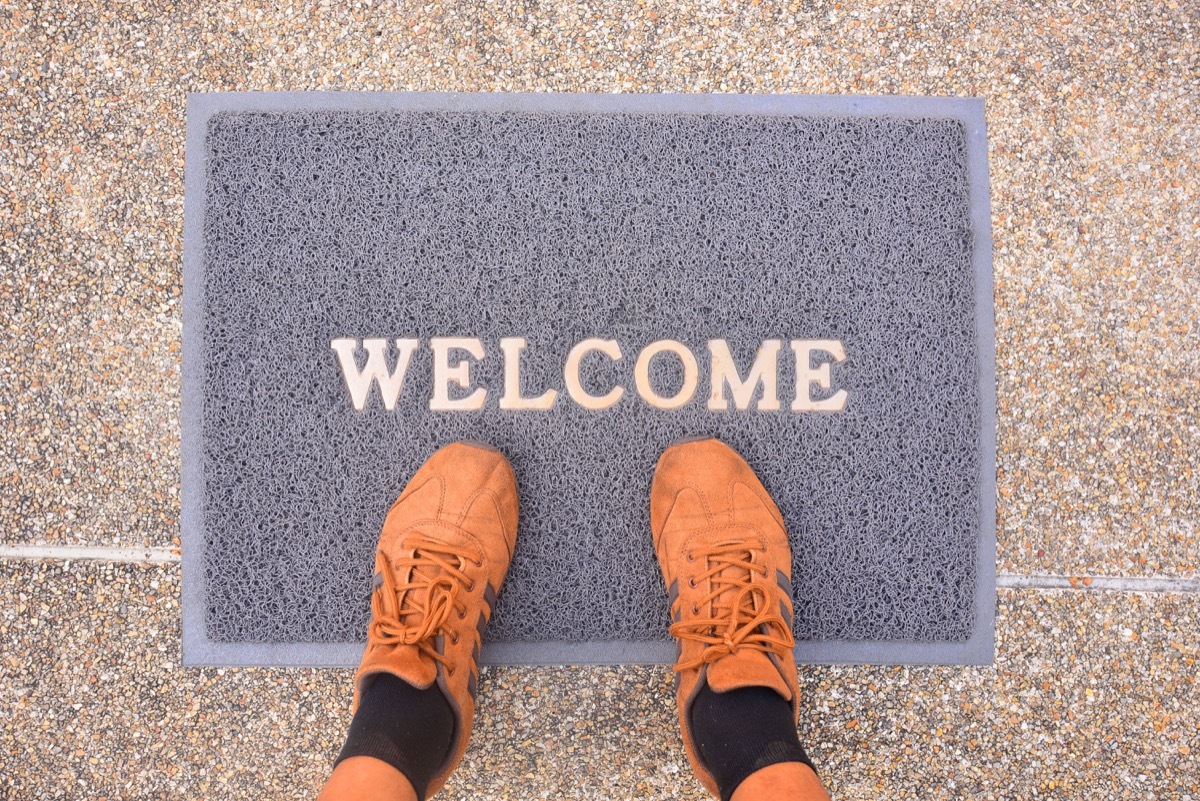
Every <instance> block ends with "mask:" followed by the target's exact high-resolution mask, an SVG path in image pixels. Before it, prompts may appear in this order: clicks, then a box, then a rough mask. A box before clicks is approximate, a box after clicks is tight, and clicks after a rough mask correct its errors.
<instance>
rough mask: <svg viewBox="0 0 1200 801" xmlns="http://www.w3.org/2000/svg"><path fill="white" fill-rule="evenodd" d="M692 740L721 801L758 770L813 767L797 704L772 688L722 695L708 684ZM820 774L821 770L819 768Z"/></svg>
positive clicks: (695, 706) (695, 712)
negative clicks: (796, 765)
mask: <svg viewBox="0 0 1200 801" xmlns="http://www.w3.org/2000/svg"><path fill="white" fill-rule="evenodd" d="M691 718H692V736H693V738H694V739H695V745H696V751H697V752H698V753H699V755H700V759H701V760H702V761H703V762H704V766H705V767H706V768H708V769H709V771H711V772H712V775H713V776H714V777H715V778H716V780H717V786H718V787H719V788H720V790H721V801H729V798H730V797H731V796H732V795H733V791H734V790H736V789H737V788H738V785H739V784H741V783H742V782H743V781H745V779H746V777H747V776H749V775H750V774H751V773H754V772H755V771H757V770H761V769H762V768H765V767H767V766H768V765H774V764H776V763H778V762H803V763H804V764H805V765H808V766H809V767H810V768H811V767H812V766H813V764H812V762H810V761H809V759H808V754H806V753H804V749H803V748H802V747H801V746H800V737H799V736H798V735H797V734H796V723H795V719H794V718H793V717H792V705H791V704H789V703H788V702H787V701H786V700H784V698H783V696H781V695H780V694H779V693H777V692H775V691H774V690H772V689H769V688H767V687H743V688H742V689H740V690H730V691H729V692H724V693H717V692H713V691H712V690H711V689H709V687H708V685H707V684H705V685H704V687H703V688H701V690H700V692H699V694H697V695H696V700H695V701H694V702H693V703H692V712H691ZM814 770H815V769H814Z"/></svg>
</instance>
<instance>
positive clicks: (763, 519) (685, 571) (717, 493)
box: [650, 438, 800, 797]
mask: <svg viewBox="0 0 1200 801" xmlns="http://www.w3.org/2000/svg"><path fill="white" fill-rule="evenodd" d="M650 524H651V529H652V531H653V534H654V549H655V551H656V553H657V554H658V561H659V565H660V566H661V567H662V572H663V580H664V582H665V583H666V585H667V595H668V598H669V600H670V606H671V620H672V624H671V629H670V630H671V635H672V636H673V637H675V638H676V641H677V645H678V649H679V650H678V657H677V659H676V661H675V682H676V695H677V706H678V709H679V724H680V728H681V729H682V731H683V742H684V747H685V749H686V751H687V755H688V760H689V761H690V762H691V763H692V768H693V770H695V772H696V776H697V777H698V778H699V779H700V781H701V782H702V783H703V784H704V786H705V787H706V788H708V790H709V792H711V793H713V794H714V795H716V796H718V797H719V796H720V791H719V789H718V787H717V782H716V779H715V778H714V777H713V775H712V773H711V772H710V771H709V770H708V768H706V767H705V765H704V763H703V761H702V760H701V759H700V757H699V754H698V753H697V749H696V747H695V737H694V736H693V733H692V728H691V708H692V702H693V701H694V699H695V697H696V694H697V693H698V692H699V691H700V690H701V689H702V688H703V687H704V686H705V685H708V687H709V688H710V689H711V690H712V691H713V692H717V693H721V692H728V691H730V690H736V689H740V688H743V687H769V688H770V689H772V690H774V691H775V692H777V693H779V695H780V696H782V697H783V698H784V699H785V700H786V701H788V702H790V703H791V706H792V714H793V717H794V718H795V717H797V716H798V714H799V706H798V701H799V692H800V690H799V684H798V681H797V675H796V660H795V657H794V656H793V655H792V648H793V646H794V645H795V640H794V639H793V637H792V590H791V567H792V554H791V548H790V546H789V545H788V538H787V532H786V531H785V530H784V526H783V517H782V516H781V515H780V514H779V509H778V508H777V507H776V506H775V502H774V501H773V500H771V496H770V495H769V494H768V493H767V491H766V489H765V488H764V487H763V485H762V483H761V482H760V481H759V480H758V476H756V475H755V474H754V471H753V470H752V469H751V468H750V466H749V465H748V464H746V462H745V460H744V459H742V457H741V456H739V455H738V453H737V452H736V451H734V450H733V449H732V448H730V447H729V446H728V445H726V444H724V443H723V442H720V441H719V440H716V439H711V438H702V439H693V440H685V441H681V442H678V443H675V444H674V445H672V446H670V447H669V448H667V450H666V451H665V452H664V453H663V455H662V457H661V458H660V459H659V460H658V467H657V468H656V470H655V473H654V483H653V485H652V486H651V489H650Z"/></svg>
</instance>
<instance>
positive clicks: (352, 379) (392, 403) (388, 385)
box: [329, 339, 420, 411]
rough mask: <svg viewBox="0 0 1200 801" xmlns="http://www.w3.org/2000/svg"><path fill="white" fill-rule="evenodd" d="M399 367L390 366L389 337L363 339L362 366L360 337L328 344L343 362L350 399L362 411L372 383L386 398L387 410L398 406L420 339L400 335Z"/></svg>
mask: <svg viewBox="0 0 1200 801" xmlns="http://www.w3.org/2000/svg"><path fill="white" fill-rule="evenodd" d="M395 342H396V348H397V350H399V352H400V353H399V355H398V356H397V357H396V369H395V370H391V371H389V370H388V366H387V345H388V341H387V340H386V339H364V340H363V341H362V347H363V350H365V351H366V352H367V363H366V365H364V366H363V368H362V369H361V370H359V369H358V364H357V363H356V361H355V359H354V354H355V352H356V351H357V350H358V340H357V339H335V340H332V341H331V342H330V343H329V347H331V348H333V349H334V350H335V351H337V355H338V362H339V363H340V364H341V366H342V376H343V377H344V378H345V379H346V389H348V390H350V400H351V402H353V403H354V408H355V409H358V410H359V411H362V409H363V407H364V406H366V405H367V395H369V394H370V393H371V384H372V383H378V384H379V397H381V398H382V399H383V407H384V408H385V409H387V410H388V411H391V410H392V409H395V408H396V399H397V398H399V397H400V389H401V388H402V387H403V386H404V373H405V372H406V371H407V370H408V363H409V362H410V361H411V360H412V355H413V351H415V350H416V349H417V346H418V345H420V340H417V339H397V340H395Z"/></svg>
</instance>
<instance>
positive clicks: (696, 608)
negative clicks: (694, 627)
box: [692, 604, 700, 615]
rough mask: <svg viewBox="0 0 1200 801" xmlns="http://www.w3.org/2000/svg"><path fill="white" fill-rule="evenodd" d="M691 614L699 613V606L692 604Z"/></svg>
mask: <svg viewBox="0 0 1200 801" xmlns="http://www.w3.org/2000/svg"><path fill="white" fill-rule="evenodd" d="M692 614H693V615H698V614H700V607H698V606H696V605H695V604H692Z"/></svg>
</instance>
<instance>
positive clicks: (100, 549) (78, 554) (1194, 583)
mask: <svg viewBox="0 0 1200 801" xmlns="http://www.w3.org/2000/svg"><path fill="white" fill-rule="evenodd" d="M0 559H25V560H54V559H57V560H61V561H75V560H95V561H103V562H151V563H155V564H175V563H178V562H179V561H180V553H179V549H178V548H163V547H145V548H119V547H107V546H103V545H0ZM996 587H997V589H1004V590H1080V591H1086V590H1108V591H1112V592H1175V593H1200V578H1170V577H1158V576H1153V577H1145V576H1070V577H1068V576H1048V575H1041V576H1037V575H1021V574H1018V573H1000V574H997V576H996Z"/></svg>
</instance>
